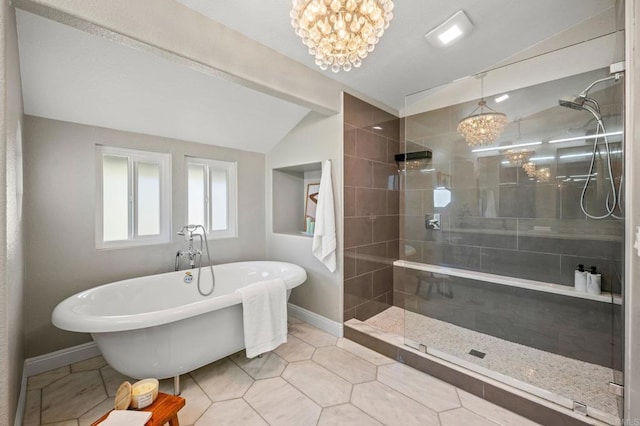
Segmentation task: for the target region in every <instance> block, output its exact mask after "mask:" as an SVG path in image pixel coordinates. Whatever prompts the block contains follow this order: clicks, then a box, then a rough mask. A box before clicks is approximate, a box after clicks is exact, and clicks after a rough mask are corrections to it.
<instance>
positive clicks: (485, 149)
mask: <svg viewBox="0 0 640 426" xmlns="http://www.w3.org/2000/svg"><path fill="white" fill-rule="evenodd" d="M541 144H542V141H537V142H526V143H517V144H514V145H502V146H490V147H488V148H477V149H472V150H471V152H486V151H504V150H505V149H511V148H518V147H521V146H532V145H541Z"/></svg>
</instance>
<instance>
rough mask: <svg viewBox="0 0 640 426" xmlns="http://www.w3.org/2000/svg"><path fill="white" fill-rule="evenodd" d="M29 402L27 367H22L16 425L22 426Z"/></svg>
mask: <svg viewBox="0 0 640 426" xmlns="http://www.w3.org/2000/svg"><path fill="white" fill-rule="evenodd" d="M26 404H27V368H26V366H23V367H22V382H21V383H20V395H19V396H18V404H17V406H16V421H15V423H14V426H22V423H23V420H24V407H25V405H26Z"/></svg>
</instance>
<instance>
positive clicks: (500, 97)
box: [494, 93, 509, 103]
mask: <svg viewBox="0 0 640 426" xmlns="http://www.w3.org/2000/svg"><path fill="white" fill-rule="evenodd" d="M507 99H509V95H507V94H506V93H505V94H504V95H502V96H498V97H497V98H495V99H494V101H496V102H497V103H500V102H502V101H506V100H507Z"/></svg>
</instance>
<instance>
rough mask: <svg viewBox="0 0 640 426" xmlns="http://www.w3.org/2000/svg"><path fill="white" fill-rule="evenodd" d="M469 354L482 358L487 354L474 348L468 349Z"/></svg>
mask: <svg viewBox="0 0 640 426" xmlns="http://www.w3.org/2000/svg"><path fill="white" fill-rule="evenodd" d="M469 355H473V356H477V357H478V358H480V359H482V358H484V357H485V355H487V354H485V353H484V352H480V351H476V350H475V349H471V350H470V351H469Z"/></svg>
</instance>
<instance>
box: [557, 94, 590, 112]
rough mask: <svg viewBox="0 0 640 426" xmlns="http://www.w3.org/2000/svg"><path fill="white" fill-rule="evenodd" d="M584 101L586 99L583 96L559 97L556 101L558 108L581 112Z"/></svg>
mask: <svg viewBox="0 0 640 426" xmlns="http://www.w3.org/2000/svg"><path fill="white" fill-rule="evenodd" d="M585 100H586V97H585V96H584V95H569V96H563V97H561V98H560V99H559V100H558V103H559V104H560V106H563V107H566V108H571V109H576V110H578V111H582V110H583V109H584V101H585Z"/></svg>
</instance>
